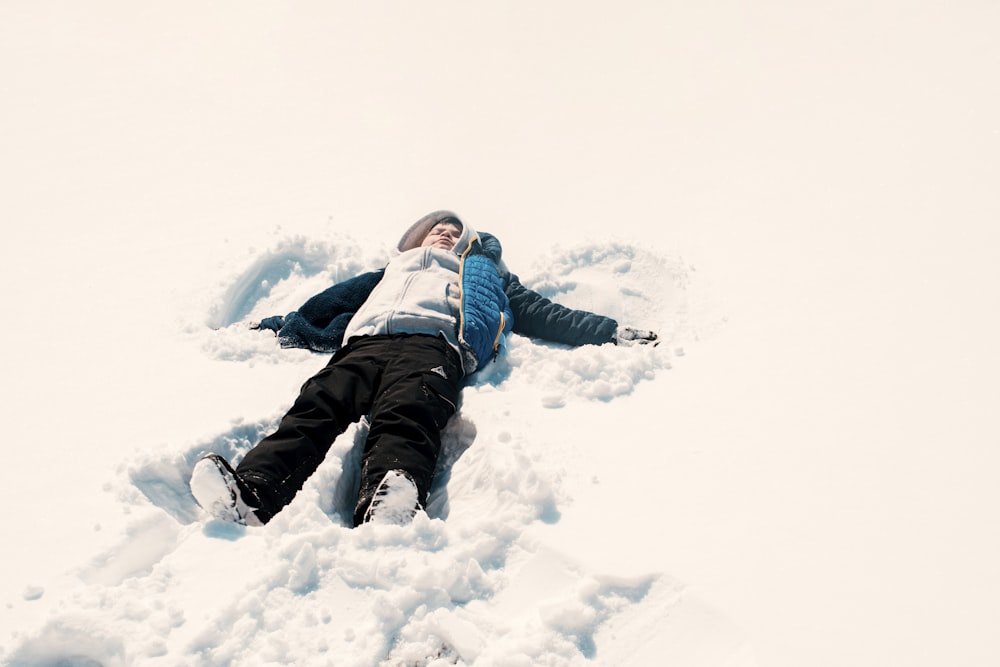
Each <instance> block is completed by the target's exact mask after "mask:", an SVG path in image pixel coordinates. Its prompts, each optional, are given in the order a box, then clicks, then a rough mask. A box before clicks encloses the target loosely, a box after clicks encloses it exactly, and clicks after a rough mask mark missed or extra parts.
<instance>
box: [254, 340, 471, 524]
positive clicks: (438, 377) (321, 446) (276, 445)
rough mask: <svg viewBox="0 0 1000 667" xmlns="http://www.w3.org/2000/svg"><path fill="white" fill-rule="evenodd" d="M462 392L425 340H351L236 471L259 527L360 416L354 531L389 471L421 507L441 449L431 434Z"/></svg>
mask: <svg viewBox="0 0 1000 667" xmlns="http://www.w3.org/2000/svg"><path fill="white" fill-rule="evenodd" d="M461 385H462V367H461V363H460V359H459V356H458V353H457V352H456V351H455V350H454V348H452V347H451V345H449V344H448V343H447V342H446V341H445V340H444V338H440V337H435V336H426V335H391V336H366V337H361V338H355V339H352V340H351V341H350V342H349V343H348V345H346V346H345V347H343V348H342V349H341V350H340V351H339V352H337V354H335V355H334V357H333V358H332V359H331V360H330V363H328V364H327V365H326V367H325V368H323V370H321V371H320V372H319V373H317V374H316V375H315V376H313V377H312V378H310V379H309V380H307V381H306V383H305V384H304V385H303V386H302V390H301V391H300V393H299V396H298V398H297V399H296V400H295V403H294V404H293V405H292V407H291V409H290V410H289V411H288V413H287V414H285V416H284V417H283V418H282V419H281V422H280V424H279V425H278V428H277V430H276V431H275V432H274V433H272V434H271V435H269V436H267V437H266V438H264V439H263V440H261V441H260V443H259V444H258V445H257V446H256V447H254V448H253V449H251V450H250V451H249V452H247V455H246V456H245V457H244V458H243V460H242V461H241V462H240V464H239V466H237V468H236V472H237V473H238V474H239V475H240V476H241V477H243V479H245V480H246V481H247V482H248V483H249V484H251V485H252V486H253V487H254V488H255V490H257V492H258V494H259V495H260V497H261V500H262V501H263V503H264V505H265V507H263V508H261V511H259V512H258V513H257V514H258V515H259V516H260V517H261V519H262V520H264V521H267V520H268V519H270V518H271V517H272V516H273V515H274V514H275V513H277V512H278V511H279V510H280V509H281V508H282V507H284V506H285V505H287V504H288V503H290V502H291V501H292V498H293V497H294V496H295V494H296V493H297V492H298V491H299V490H300V489H301V488H302V485H303V484H304V483H305V481H306V479H307V478H308V477H309V476H310V475H312V474H313V473H314V472H315V471H316V468H318V467H319V464H320V463H321V462H322V461H323V458H324V457H325V456H326V453H327V452H328V451H329V449H330V445H331V444H332V443H333V441H334V440H335V439H336V437H337V436H339V435H340V434H341V433H343V432H344V431H345V430H346V429H347V427H348V426H349V425H350V424H352V423H354V422H356V421H358V420H359V419H361V418H362V417H363V416H365V415H370V421H371V428H370V429H369V432H368V439H367V441H366V442H365V447H364V452H363V454H362V469H361V490H360V493H359V494H358V502H357V505H356V507H355V512H354V524H355V525H358V524H359V523H361V521H362V519H363V517H364V514H365V510H367V508H368V505H369V504H370V503H371V499H372V495H373V494H374V492H375V488H376V487H377V486H378V483H379V482H380V481H381V480H382V477H383V476H384V475H385V473H387V472H388V471H390V470H404V471H406V472H407V473H409V474H410V476H411V477H412V478H413V480H414V482H416V485H417V491H418V497H419V500H420V504H421V505H425V504H426V502H427V494H428V491H429V490H430V486H431V480H432V477H433V476H434V467H435V464H436V463H437V458H438V454H439V453H440V450H441V429H442V428H443V427H444V425H445V424H446V423H447V422H448V419H449V418H450V417H451V416H452V415H453V414H454V413H455V410H456V408H457V405H458V399H459V393H460V391H461Z"/></svg>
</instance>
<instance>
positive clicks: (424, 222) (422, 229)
mask: <svg viewBox="0 0 1000 667" xmlns="http://www.w3.org/2000/svg"><path fill="white" fill-rule="evenodd" d="M439 222H453V223H455V224H457V225H458V226H460V227H461V228H462V235H461V236H460V237H459V238H458V241H457V242H456V243H455V247H454V248H452V251H453V252H454V253H455V254H456V255H459V256H462V255H464V254H465V253H466V252H467V251H468V250H469V246H471V245H472V243H473V242H475V241H476V240H478V239H479V235H478V234H477V233H476V230H474V229H473V228H472V227H470V226H469V225H468V224H466V223H464V222H462V220H461V219H460V218H459V217H458V216H457V215H455V214H454V213H452V212H451V211H434V212H433V213H428V214H427V215H425V216H424V217H422V218H420V219H419V220H417V221H416V222H414V223H413V224H412V225H410V228H409V229H407V230H406V232H404V233H403V236H402V238H400V239H399V244H398V245H397V246H396V250H398V251H399V252H401V253H402V252H406V251H407V250H413V249H414V248H419V247H420V244H421V243H423V241H424V238H426V237H427V233H428V232H429V231H431V228H432V227H433V226H434V225H436V224H438V223H439Z"/></svg>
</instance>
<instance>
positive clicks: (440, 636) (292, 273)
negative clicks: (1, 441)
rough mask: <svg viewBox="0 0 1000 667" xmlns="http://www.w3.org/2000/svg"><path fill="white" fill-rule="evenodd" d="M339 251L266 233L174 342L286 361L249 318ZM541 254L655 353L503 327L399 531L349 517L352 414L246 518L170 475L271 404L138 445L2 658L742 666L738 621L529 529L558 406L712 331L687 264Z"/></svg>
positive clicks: (267, 423)
mask: <svg viewBox="0 0 1000 667" xmlns="http://www.w3.org/2000/svg"><path fill="white" fill-rule="evenodd" d="M345 247H349V248H351V249H352V250H351V251H350V252H347V253H345V252H343V249H344V248H345ZM356 248H357V244H353V245H352V244H351V243H350V242H349V241H347V240H344V239H340V240H339V241H338V242H337V243H331V244H328V245H323V244H305V243H303V242H301V241H298V240H281V241H279V242H278V243H277V245H276V247H275V248H273V249H269V250H266V251H264V252H262V253H260V255H259V256H258V257H255V258H253V259H252V261H251V262H250V265H249V266H248V267H246V268H245V269H243V270H241V271H239V272H238V273H237V274H235V275H233V276H231V278H230V279H228V280H227V281H225V282H226V283H227V284H226V285H225V286H224V287H223V288H222V289H221V294H219V295H218V297H217V298H216V299H215V300H214V302H212V303H211V305H210V307H209V308H208V312H207V313H198V312H191V313H188V316H189V317H190V319H191V320H192V322H197V321H198V320H207V321H208V322H210V323H212V324H216V325H224V326H218V327H216V328H212V327H210V326H204V325H203V326H200V327H199V326H197V325H196V324H194V323H191V324H189V325H186V326H184V327H183V332H182V333H179V335H180V336H182V337H183V338H184V339H185V340H187V341H188V342H189V343H190V344H192V345H195V346H197V347H199V348H200V349H201V350H202V353H203V354H205V355H208V356H210V357H214V358H216V359H219V360H225V361H226V362H228V363H241V364H250V363H251V362H259V361H266V362H267V363H274V364H279V363H281V362H282V361H283V360H284V359H295V358H298V357H300V356H301V355H299V354H298V352H297V351H289V350H282V349H280V348H279V347H278V346H277V344H276V341H275V338H274V336H273V335H272V334H271V333H270V332H258V331H251V330H250V329H249V328H248V322H250V321H254V320H255V319H259V318H260V317H264V316H267V315H269V314H273V313H276V312H277V313H280V312H287V311H288V310H291V309H294V307H295V305H296V303H297V302H299V301H301V300H302V299H303V295H305V294H306V293H307V292H308V291H309V290H313V289H316V288H317V287H321V286H322V285H321V283H320V282H319V281H318V280H317V276H321V277H322V279H323V280H333V279H336V278H337V277H339V276H346V275H349V274H350V273H351V272H352V271H360V270H365V269H367V268H369V266H366V265H363V264H359V263H358V262H357V261H356V260H354V259H350V258H353V257H356V256H357V255H358V254H359V253H358V252H356V251H355V249H356ZM538 266H540V267H544V268H541V269H538V270H537V271H535V272H533V273H528V274H525V275H524V276H522V278H523V280H525V281H526V283H527V284H528V285H533V286H535V287H536V288H537V289H538V290H539V291H540V292H542V293H543V294H544V295H546V296H548V297H550V298H552V299H555V300H557V301H559V302H561V303H564V304H566V305H570V306H573V307H580V308H584V307H586V308H588V309H590V310H594V311H598V312H602V313H606V314H609V315H611V316H613V317H616V318H619V319H620V320H621V321H623V322H630V323H634V324H636V325H637V326H642V327H645V328H650V329H654V330H657V331H659V332H660V333H661V335H662V336H663V339H664V340H663V344H661V345H660V346H656V347H653V346H639V345H635V346H615V345H610V344H609V345H605V346H588V347H583V348H575V349H574V348H567V347H563V346H558V345H551V344H544V343H542V344H539V343H536V342H533V341H531V340H528V339H525V338H522V337H517V336H515V337H513V340H512V341H511V344H510V345H509V347H508V353H507V354H506V355H504V356H502V357H501V358H500V359H499V360H498V361H497V362H496V363H495V364H493V365H492V366H490V367H488V368H486V369H485V370H484V371H483V372H481V373H480V374H478V375H476V376H474V378H473V379H472V380H471V383H470V385H469V386H468V387H467V388H466V389H465V390H464V400H463V405H462V408H461V411H460V413H459V414H458V415H457V416H456V417H455V418H454V419H453V420H452V422H451V423H450V424H449V426H448V427H447V429H446V431H445V433H444V449H443V452H444V453H443V455H442V458H441V461H440V466H439V470H438V472H437V474H436V478H435V483H434V486H433V488H432V492H431V496H430V498H429V501H428V504H427V511H426V513H425V512H420V513H418V515H417V517H416V518H415V520H414V521H413V522H412V524H410V525H408V526H404V527H400V526H396V525H381V524H379V525H374V524H366V525H364V526H362V527H360V528H357V529H352V528H349V527H348V526H350V521H351V513H352V511H353V506H354V503H353V500H354V498H355V496H356V493H357V485H358V474H357V471H358V456H359V451H360V446H361V444H362V443H363V441H364V436H365V432H366V426H365V424H364V422H362V423H359V424H356V425H354V426H352V427H351V428H350V429H349V430H348V431H347V432H346V433H345V434H344V435H343V436H341V437H340V438H339V439H338V440H337V441H336V442H335V443H334V445H333V447H332V450H331V453H330V455H329V456H328V458H327V460H326V461H325V462H324V464H323V465H322V466H321V467H320V469H319V471H318V472H317V473H316V474H315V475H314V476H313V477H312V478H311V479H310V480H309V481H308V483H307V484H306V487H305V488H304V489H303V490H302V492H300V494H299V495H298V496H297V497H296V499H295V501H294V502H293V503H292V505H291V506H289V507H288V508H287V509H286V510H285V511H283V512H281V513H280V514H279V515H278V516H277V517H276V518H275V519H274V520H272V521H271V522H270V523H269V524H268V525H267V526H266V527H264V528H259V529H254V528H246V527H243V526H237V525H233V524H228V523H224V522H220V521H217V520H213V519H211V518H210V517H208V516H207V515H205V513H204V512H203V511H201V510H200V509H199V508H198V507H197V505H196V503H195V501H194V499H193V497H192V496H191V492H190V490H189V488H188V480H189V478H190V473H191V470H192V467H193V465H194V463H195V462H196V461H197V460H198V459H199V458H200V456H201V455H202V454H204V453H205V452H209V451H212V452H216V453H219V454H222V455H223V456H225V457H227V458H229V459H230V460H238V459H239V458H240V457H241V456H242V455H243V454H244V453H245V452H246V451H247V450H248V449H249V448H250V447H251V446H252V445H253V444H254V443H255V442H256V441H257V440H259V438H260V437H261V436H262V435H263V434H266V433H267V432H268V431H269V429H271V428H273V427H274V425H275V423H276V420H277V418H278V417H279V416H280V413H278V412H276V413H274V414H272V415H268V416H266V417H262V418H259V419H256V420H254V421H244V422H239V423H235V424H233V425H232V426H231V427H230V428H228V429H223V430H222V431H221V432H219V433H216V434H213V435H207V436H205V437H203V438H201V439H198V440H196V441H194V442H191V443H189V444H187V445H183V446H179V447H170V446H166V447H157V448H150V449H149V450H147V451H144V452H142V453H139V454H137V455H135V456H134V457H133V458H132V459H131V460H129V461H126V462H124V464H123V465H122V466H121V467H120V470H119V473H118V476H117V477H116V478H115V479H113V480H111V481H110V482H109V485H110V487H111V488H112V489H113V492H114V493H115V494H116V495H117V496H118V497H119V498H120V501H121V502H122V503H123V504H124V505H125V506H126V507H127V508H128V510H129V513H128V514H129V519H128V521H127V523H126V525H125V527H124V535H123V538H122V540H121V541H120V542H119V543H117V544H114V545H112V546H111V547H110V549H109V550H108V552H107V553H105V554H102V555H98V556H96V557H94V558H93V559H91V560H90V561H89V562H88V563H86V564H85V565H83V566H82V567H80V568H78V569H77V570H76V571H75V572H71V573H69V575H68V579H67V580H66V581H65V582H64V583H63V585H64V586H65V589H64V590H60V592H59V594H60V596H61V597H62V599H61V600H60V604H59V605H58V607H57V608H56V609H54V610H53V611H52V613H51V615H50V616H49V617H48V618H47V619H46V620H45V621H44V623H42V625H41V626H40V627H36V628H32V629H28V630H25V631H24V632H23V634H20V635H19V636H18V638H17V640H16V641H14V642H13V644H12V645H11V646H10V647H9V648H8V649H7V651H6V654H5V659H6V661H7V662H6V664H10V665H12V666H18V665H37V664H73V665H91V664H93V665H105V666H113V665H132V664H143V665H161V664H162V665H176V664H189V665H206V666H207V665H213V666H218V665H270V664H295V665H337V666H357V667H362V666H370V665H399V666H402V665H408V666H417V665H420V666H430V665H525V666H533V665H574V664H588V663H590V662H594V661H597V662H598V663H600V664H607V665H628V664H635V663H634V656H635V655H637V654H642V653H645V654H656V655H662V656H667V655H669V654H671V652H674V653H675V654H678V655H683V656H685V659H686V660H692V659H694V656H697V655H701V654H702V653H705V656H706V657H705V658H704V661H703V662H699V663H698V664H705V665H737V664H739V665H750V664H753V661H752V658H751V657H750V655H749V653H748V650H749V649H748V647H747V646H746V645H745V644H744V643H743V642H742V641H741V639H740V638H739V635H738V634H737V633H736V632H735V630H734V629H732V628H731V627H730V626H729V625H728V624H727V623H726V621H725V620H724V619H722V618H721V617H718V616H717V615H713V612H711V611H710V610H709V609H707V607H706V606H705V605H704V604H702V603H701V602H700V601H698V599H697V598H696V596H693V595H691V594H689V593H688V592H687V591H685V589H684V586H683V585H681V584H680V583H679V582H677V581H674V580H672V579H671V578H670V577H669V576H668V575H667V574H665V573H663V572H647V573H642V574H634V573H617V572H605V571H593V570H592V569H590V568H588V567H587V566H586V565H585V564H584V563H583V562H581V561H580V560H579V559H578V558H576V557H574V556H573V555H572V554H568V553H562V552H560V551H559V550H557V549H554V548H553V547H551V546H547V545H546V544H545V542H544V540H542V539H540V538H539V537H538V536H537V535H536V533H537V532H538V531H537V529H538V528H539V527H544V526H546V525H552V524H558V522H559V520H560V514H561V512H562V511H563V510H564V508H565V507H567V506H568V505H571V504H572V503H573V498H572V493H571V492H570V491H569V490H568V489H567V488H566V485H564V483H563V480H564V478H565V477H566V475H567V474H568V468H569V467H571V466H572V459H571V458H570V457H569V454H570V453H571V452H572V451H573V450H574V449H576V447H577V446H579V445H582V444H583V443H579V442H553V441H552V440H553V438H561V436H564V435H566V434H568V433H572V431H567V430H566V429H565V427H564V425H562V424H561V422H562V418H561V417H560V416H559V413H558V410H559V408H562V407H564V406H566V405H567V404H570V403H577V404H586V403H588V402H595V401H596V402H602V403H613V402H616V401H621V400H624V399H626V398H627V396H628V395H629V394H630V393H632V392H633V391H634V390H635V388H636V387H637V386H638V385H640V384H642V383H646V382H657V381H661V382H662V381H666V377H665V376H664V373H666V371H667V370H668V369H669V368H670V364H671V359H672V358H673V356H674V355H673V354H672V351H673V350H677V349H679V348H681V347H682V346H683V345H686V344H688V343H690V342H691V341H692V340H693V338H694V331H695V330H696V329H697V328H698V326H699V324H705V325H711V324H712V323H698V322H696V321H694V320H693V319H692V317H691V312H692V308H693V303H692V298H693V297H692V296H691V294H692V291H691V289H690V288H691V278H690V273H689V271H688V269H687V268H686V267H685V266H684V264H683V262H682V261H681V260H680V259H678V258H673V257H667V256H660V255H657V254H655V253H653V252H651V251H648V250H644V249H641V248H639V247H637V246H635V245H630V244H627V243H605V244H589V245H584V246H581V247H569V248H565V249H564V248H557V249H554V250H552V251H550V252H549V253H548V254H547V255H545V256H543V257H542V258H541V259H540V260H539V262H538ZM220 314H221V315H220ZM203 315H205V317H203ZM292 368H296V369H297V368H298V367H297V366H295V365H293V366H292ZM303 379H304V378H303ZM284 398H286V399H288V398H290V397H284ZM553 410H554V411H553ZM542 422H545V423H547V424H549V425H548V426H544V427H539V425H540V424H541V423H542ZM579 437H580V435H579V434H577V435H574V436H573V438H574V439H577V438H579ZM543 532H544V531H543ZM42 594H43V593H42V592H41V591H31V592H27V593H26V594H25V599H35V598H39V597H41V596H42ZM689 624H693V625H695V626H697V628H698V633H696V634H695V637H696V639H695V640H692V639H690V635H689V629H688V628H687V627H686V626H687V625H689ZM654 627H655V632H653V631H652V630H653V628H654ZM702 635H707V636H702ZM687 664H694V663H692V662H690V661H689V662H688V663H687Z"/></svg>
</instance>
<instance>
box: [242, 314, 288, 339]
mask: <svg viewBox="0 0 1000 667" xmlns="http://www.w3.org/2000/svg"><path fill="white" fill-rule="evenodd" d="M283 326H285V318H284V317H282V316H281V315H272V316H271V317H265V318H264V319H262V320H261V321H260V322H251V323H250V328H251V329H253V330H255V331H258V330H261V329H267V330H268V331H273V332H274V335H275V336H277V335H278V332H279V331H281V327H283Z"/></svg>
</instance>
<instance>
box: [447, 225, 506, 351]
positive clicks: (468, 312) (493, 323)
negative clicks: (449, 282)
mask: <svg viewBox="0 0 1000 667" xmlns="http://www.w3.org/2000/svg"><path fill="white" fill-rule="evenodd" d="M477 246H479V249H480V252H482V250H481V246H480V244H479V242H478V241H477V242H476V243H474V244H473V248H474V249H475V248H476V247H477ZM461 282H462V321H461V322H460V324H459V337H460V339H461V340H462V342H464V343H465V344H466V345H467V346H468V347H469V349H470V350H471V351H472V353H473V355H474V356H475V358H476V361H477V367H478V368H482V366H483V365H484V364H485V363H486V362H487V361H490V360H491V359H496V356H497V354H499V353H500V350H501V349H502V347H503V343H504V337H505V336H506V335H507V334H508V333H510V330H511V328H512V327H513V325H514V314H513V313H512V312H511V309H510V299H508V298H507V294H506V293H505V292H504V281H503V278H502V277H501V276H500V272H499V271H498V270H497V265H496V264H495V263H494V261H493V260H492V259H491V258H490V257H488V256H487V255H485V254H470V255H468V256H466V257H465V260H464V261H463V262H462V272H461Z"/></svg>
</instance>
